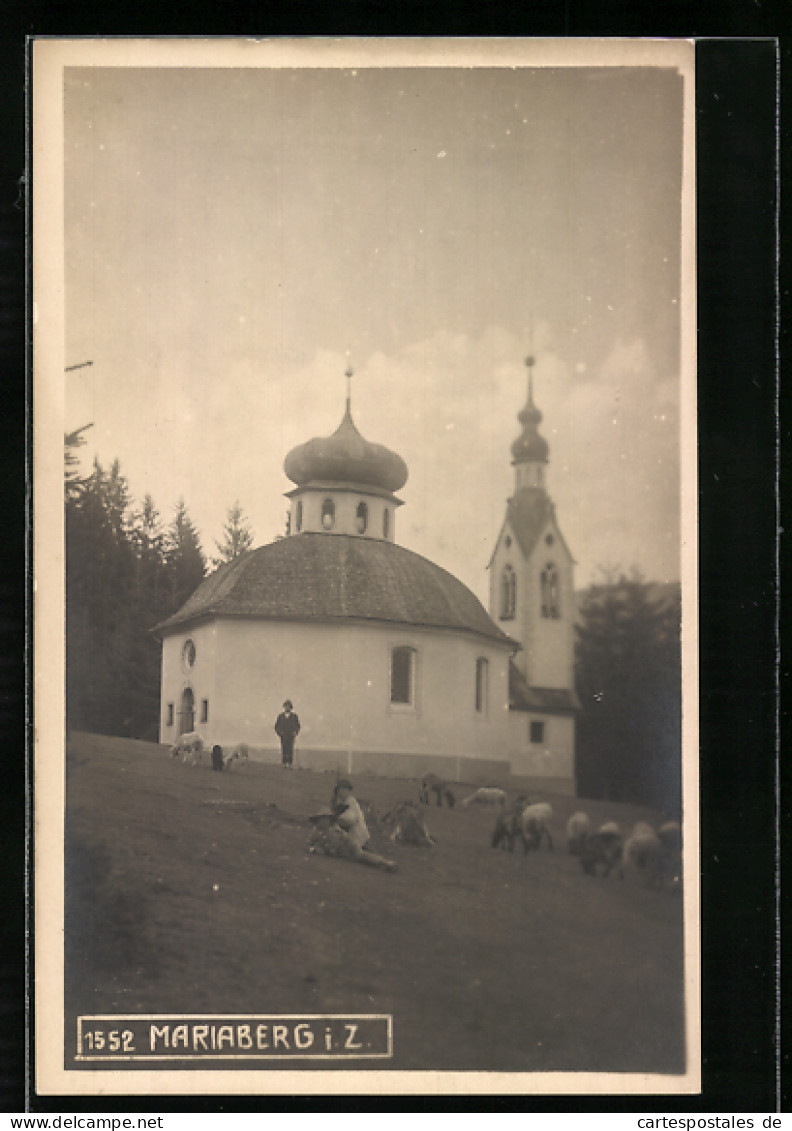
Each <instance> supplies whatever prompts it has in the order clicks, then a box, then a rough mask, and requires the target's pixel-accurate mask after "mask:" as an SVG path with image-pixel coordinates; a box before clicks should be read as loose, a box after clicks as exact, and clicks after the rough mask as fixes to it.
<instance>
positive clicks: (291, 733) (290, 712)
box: [275, 699, 300, 766]
mask: <svg viewBox="0 0 792 1131" xmlns="http://www.w3.org/2000/svg"><path fill="white" fill-rule="evenodd" d="M275 733H276V734H277V735H278V737H279V738H280V741H281V759H282V762H283V765H284V766H291V764H292V759H293V757H294V740H295V738H296V737H297V735H298V734H299V733H300V720H299V719H298V718H297V715H296V714H295V712H294V707H293V704H292V701H291V699H287V700H286V702H285V703H284V704H283V710H282V711H281V713H280V714H279V715H278V717H277V719H276V720H275Z"/></svg>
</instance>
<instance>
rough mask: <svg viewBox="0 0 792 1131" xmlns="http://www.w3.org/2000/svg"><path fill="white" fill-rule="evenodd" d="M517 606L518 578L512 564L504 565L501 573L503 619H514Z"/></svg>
mask: <svg viewBox="0 0 792 1131" xmlns="http://www.w3.org/2000/svg"><path fill="white" fill-rule="evenodd" d="M516 607H517V578H516V577H515V574H514V570H513V569H512V567H511V566H510V565H507V566H504V567H503V574H502V575H501V614H500V615H501V620H514V613H515V609H516Z"/></svg>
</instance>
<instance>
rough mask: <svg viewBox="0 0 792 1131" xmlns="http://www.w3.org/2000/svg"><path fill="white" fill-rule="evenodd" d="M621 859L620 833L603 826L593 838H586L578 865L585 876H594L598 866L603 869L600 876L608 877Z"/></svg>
mask: <svg viewBox="0 0 792 1131" xmlns="http://www.w3.org/2000/svg"><path fill="white" fill-rule="evenodd" d="M610 824H613V822H610ZM621 858H622V838H621V833H620V832H619V831H618V829H613V828H606V827H605V825H603V827H602V828H601V829H600V830H599V832H596V833H594V835H593V836H587V837H586V838H585V840H584V842H583V845H582V846H581V850H580V863H581V865H582V867H583V871H584V872H585V873H586V875H587V876H596V874H597V867H598V866H599V865H600V864H601V865H602V868H603V873H602V874H603V875H604V876H609V875H610V873H611V870H612V869H613V868H614V867H615V866H616V865H617V864H619V863H620V861H621Z"/></svg>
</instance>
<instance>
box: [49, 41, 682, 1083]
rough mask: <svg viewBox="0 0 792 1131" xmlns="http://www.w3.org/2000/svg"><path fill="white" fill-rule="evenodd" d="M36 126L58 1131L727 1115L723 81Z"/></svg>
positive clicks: (327, 86) (311, 76) (177, 77)
mask: <svg viewBox="0 0 792 1131" xmlns="http://www.w3.org/2000/svg"><path fill="white" fill-rule="evenodd" d="M32 89H33V123H32V138H33V202H34V214H33V299H34V373H33V383H34V401H33V413H34V429H35V441H34V485H35V531H34V571H35V718H36V733H35V770H34V773H35V806H36V810H35V862H34V867H35V974H36V985H35V989H36V1001H35V1037H36V1041H35V1050H36V1063H35V1086H36V1089H37V1091H38V1092H39V1093H42V1094H49V1095H56V1094H61V1095H63V1094H66V1095H85V1096H91V1095H94V1096H96V1095H100V1094H102V1095H106V1094H120V1095H157V1094H166V1093H170V1094H189V1093H195V1094H206V1095H219V1094H233V1093H238V1094H251V1093H252V1094H262V1095H263V1094H270V1093H273V1094H274V1093H289V1094H295V1093H309V1094H310V1093H334V1092H335V1093H372V1092H386V1093H398V1092H402V1093H415V1094H423V1093H427V1094H428V1093H447V1092H453V1093H457V1094H458V1093H461V1092H479V1093H523V1094H546V1093H550V1094H554V1093H578V1094H587V1093H608V1094H615V1093H629V1092H633V1093H694V1092H697V1091H699V1090H700V1017H699V902H698V901H699V892H698V874H699V869H698V818H697V813H698V773H697V757H698V749H697V717H698V709H697V700H696V685H697V671H696V650H697V649H696V645H697V622H696V598H697V595H696V388H695V378H696V357H695V277H694V273H695V233H694V227H693V225H694V200H695V168H694V137H693V124H694V115H693V106H694V47H693V44H692V43H690V42H687V41H681V40H677V41H646V40H632V41H631V40H619V41H615V40H614V41H607V40H580V41H574V40H573V41H555V40H522V39H519V40H510V39H502V40H499V39H493V40H480V41H479V40H475V39H459V40H398V39H395V40H386V39H380V40H377V39H368V40H366V39H361V40H354V39H348V40H322V39H305V40H293V41H292V40H288V39H278V40H269V41H268V40H264V41H258V40H252V39H251V40H243V39H239V40H233V39H231V40H227V39H226V40H211V39H208V40H201V39H185V40H171V39H162V40H157V39H152V40H144V39H141V40H135V39H131V40H101V39H97V40H66V39H39V40H37V41H36V42H35V43H34V45H33V64H32Z"/></svg>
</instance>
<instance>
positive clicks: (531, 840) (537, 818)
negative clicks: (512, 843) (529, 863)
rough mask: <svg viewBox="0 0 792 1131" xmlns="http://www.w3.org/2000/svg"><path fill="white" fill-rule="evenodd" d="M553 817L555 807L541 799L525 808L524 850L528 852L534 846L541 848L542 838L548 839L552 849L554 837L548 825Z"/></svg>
mask: <svg viewBox="0 0 792 1131" xmlns="http://www.w3.org/2000/svg"><path fill="white" fill-rule="evenodd" d="M552 819H553V808H552V806H551V805H548V804H547V802H546V801H539V802H537V804H535V805H529V806H528V807H527V808H525V809H523V813H522V818H521V825H522V842H523V852H524V853H526V854H527V853H528V852H530V850H531V849H532V848H539V846H540V845H541V843H542V840H546V841H547V847H548V848H549V849H550V850H551V851H552V849H553V838H552V836H551V835H550V829H549V828H548V825H549V824H550V822H551V821H552Z"/></svg>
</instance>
